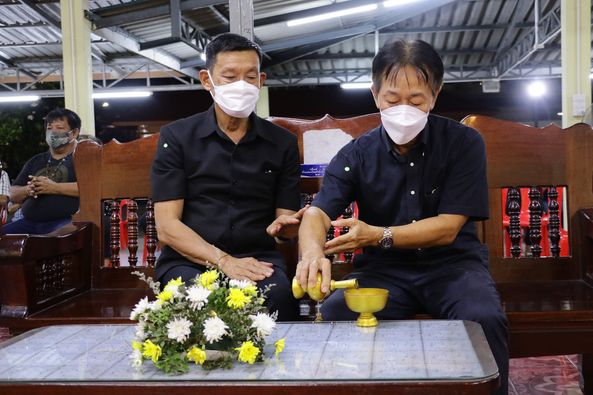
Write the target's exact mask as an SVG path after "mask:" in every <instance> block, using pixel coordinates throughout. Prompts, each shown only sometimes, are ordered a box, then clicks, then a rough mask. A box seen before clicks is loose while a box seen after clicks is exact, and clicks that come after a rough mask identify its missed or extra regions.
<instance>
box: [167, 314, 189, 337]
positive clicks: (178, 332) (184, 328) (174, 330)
mask: <svg viewBox="0 0 593 395" xmlns="http://www.w3.org/2000/svg"><path fill="white" fill-rule="evenodd" d="M190 328H191V322H190V321H189V320H188V319H187V318H185V317H181V318H174V319H173V321H169V323H168V324H167V337H168V338H169V339H172V340H176V341H178V342H179V343H181V342H184V341H185V340H187V338H188V337H189V334H190V333H191V329H190Z"/></svg>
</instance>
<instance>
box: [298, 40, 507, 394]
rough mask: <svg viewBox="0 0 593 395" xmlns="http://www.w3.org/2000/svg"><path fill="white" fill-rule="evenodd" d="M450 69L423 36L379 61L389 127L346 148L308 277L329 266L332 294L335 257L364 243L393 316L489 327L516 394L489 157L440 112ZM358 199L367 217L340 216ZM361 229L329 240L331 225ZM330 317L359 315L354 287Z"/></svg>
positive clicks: (361, 262) (368, 277)
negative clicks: (491, 236) (496, 266)
mask: <svg viewBox="0 0 593 395" xmlns="http://www.w3.org/2000/svg"><path fill="white" fill-rule="evenodd" d="M443 73H444V70H443V63H442V61H441V58H440V57H439V55H438V54H437V53H436V52H435V50H434V48H432V47H431V46H430V45H429V44H427V43H425V42H423V41H411V42H404V41H398V42H394V43H390V44H387V45H385V46H384V47H383V48H382V49H381V50H380V51H379V53H378V54H377V55H376V56H375V58H374V60H373V66H372V79H373V86H372V93H373V97H374V99H375V103H376V105H377V108H378V109H379V110H380V111H381V123H382V125H381V126H380V127H378V128H377V129H374V130H372V131H370V132H368V133H366V134H364V135H363V136H361V137H359V138H358V139H357V140H354V141H352V142H351V143H350V144H348V145H346V146H345V147H344V148H343V149H342V150H341V151H340V152H339V153H338V154H337V155H336V157H335V158H334V159H333V160H332V161H331V163H330V164H329V166H328V167H327V170H326V173H325V177H324V180H323V186H322V188H321V191H320V192H319V193H318V194H317V196H316V198H315V200H314V201H313V203H312V207H311V208H310V209H309V210H308V211H307V212H306V213H305V214H304V218H303V221H302V225H301V228H300V231H299V240H300V247H301V255H302V260H301V262H299V265H298V266H297V278H298V280H299V283H300V284H301V285H302V286H305V287H306V286H307V285H309V286H312V285H313V284H314V283H315V276H316V274H317V272H318V271H319V270H321V272H322V277H323V281H322V290H323V291H327V289H328V288H329V282H330V276H331V263H330V261H329V260H327V259H326V258H325V255H327V254H333V253H337V252H342V251H353V250H356V249H358V248H363V253H362V254H360V255H358V256H356V258H355V261H354V272H353V273H351V274H350V276H349V277H352V278H357V279H358V281H359V283H360V286H361V287H378V288H385V289H388V290H389V300H388V302H387V306H386V308H385V309H384V310H383V311H382V312H380V313H378V314H377V315H378V317H380V318H383V319H402V318H406V317H410V316H412V315H413V314H415V313H417V312H420V311H423V312H427V313H428V314H430V315H431V316H433V317H438V318H446V319H459V320H470V321H476V322H478V323H480V324H481V325H482V327H483V329H484V332H485V334H486V337H487V339H488V342H489V344H490V347H491V348H492V351H493V354H494V357H495V359H496V362H497V363H498V368H499V371H500V375H501V379H502V385H501V388H500V390H499V391H498V392H497V393H499V394H506V393H507V385H508V384H507V378H508V349H507V320H506V316H505V314H504V313H503V311H502V308H501V303H500V298H499V295H498V292H497V290H496V287H495V285H494V282H493V280H492V277H491V275H490V273H489V271H488V251H487V248H486V246H485V245H483V244H481V243H480V241H479V239H478V237H477V234H476V226H475V223H474V221H481V220H485V219H487V218H488V215H489V213H488V186H487V181H486V153H485V146H484V141H483V140H482V137H481V136H480V134H479V133H478V132H476V131H475V130H473V129H471V128H468V127H466V126H463V125H461V124H459V123H457V122H455V121H452V120H450V119H446V118H441V117H438V116H435V115H429V114H428V113H429V112H430V111H431V110H432V108H433V107H434V104H435V102H436V98H437V96H438V94H439V92H440V89H441V86H442V81H443ZM352 201H356V202H357V204H358V209H359V218H358V219H346V220H339V221H333V222H332V220H335V219H336V218H337V217H338V216H339V215H340V213H342V212H343V210H344V208H345V207H346V206H347V205H348V204H349V203H350V202H352ZM330 223H331V224H332V225H334V226H348V227H350V232H349V233H347V234H346V235H342V236H340V237H338V238H335V239H334V240H332V241H329V242H326V241H325V233H326V231H327V229H328V228H329V226H330ZM321 312H322V315H323V318H324V319H325V320H353V319H355V318H356V314H355V313H353V312H352V311H350V310H349V309H348V308H347V306H346V304H345V302H344V296H343V291H340V290H338V291H336V292H335V293H333V294H332V295H330V296H329V298H328V299H327V300H326V301H324V303H323V306H322V311H321Z"/></svg>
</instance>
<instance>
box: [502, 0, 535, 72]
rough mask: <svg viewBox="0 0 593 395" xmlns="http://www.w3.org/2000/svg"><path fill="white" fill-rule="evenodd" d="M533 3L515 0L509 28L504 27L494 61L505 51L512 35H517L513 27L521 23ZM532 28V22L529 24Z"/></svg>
mask: <svg viewBox="0 0 593 395" xmlns="http://www.w3.org/2000/svg"><path fill="white" fill-rule="evenodd" d="M536 1H539V0H536ZM532 5H533V2H531V1H521V0H517V4H516V5H515V9H514V11H513V17H512V20H511V23H510V24H509V28H508V29H506V30H505V31H504V33H503V35H502V37H501V39H500V41H499V42H500V48H499V50H498V53H497V54H496V57H495V59H496V61H499V60H500V57H501V56H502V54H504V53H506V52H507V51H508V50H509V48H510V47H511V45H512V44H513V43H512V36H513V35H515V36H516V35H517V34H518V33H519V32H518V31H517V30H516V29H515V25H516V24H519V23H523V22H524V21H525V19H526V17H527V15H528V11H529V8H531V6H532ZM529 27H531V28H533V23H531V26H529Z"/></svg>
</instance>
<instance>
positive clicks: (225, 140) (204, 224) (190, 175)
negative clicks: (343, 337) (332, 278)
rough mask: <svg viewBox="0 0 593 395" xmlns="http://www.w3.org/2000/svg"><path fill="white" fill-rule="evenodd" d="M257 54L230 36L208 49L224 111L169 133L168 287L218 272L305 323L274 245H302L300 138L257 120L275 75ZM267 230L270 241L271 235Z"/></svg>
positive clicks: (164, 270) (160, 270)
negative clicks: (268, 80)
mask: <svg viewBox="0 0 593 395" xmlns="http://www.w3.org/2000/svg"><path fill="white" fill-rule="evenodd" d="M260 63H261V51H260V49H259V47H258V46H257V44H255V43H253V42H251V41H250V40H248V39H246V38H244V37H241V36H238V35H235V34H223V35H220V36H218V37H216V38H215V39H214V40H212V41H211V42H210V43H209V44H208V46H207V47H206V70H202V71H200V78H201V82H202V85H203V86H204V88H205V89H206V90H208V91H210V93H211V94H212V96H213V98H214V105H213V106H212V107H211V108H210V109H209V110H208V111H206V112H203V113H199V114H196V115H194V116H191V117H189V118H185V119H181V120H179V121H176V122H173V123H171V124H169V125H167V126H165V127H163V128H162V129H161V136H160V140H159V143H158V148H157V153H156V156H155V159H154V162H153V166H152V196H153V199H154V201H155V202H156V203H155V206H154V207H155V216H156V225H157V230H158V236H159V240H160V241H161V242H163V243H164V244H166V246H165V247H164V248H163V250H162V253H161V256H160V257H159V260H158V262H157V264H156V276H157V278H158V279H159V281H160V282H161V284H162V285H164V284H166V283H167V282H168V281H169V280H171V279H174V278H177V277H179V276H181V277H182V279H183V280H184V281H189V280H190V279H192V278H194V277H195V276H196V275H198V274H200V273H202V272H203V271H204V270H206V269H207V268H208V267H210V266H215V267H218V268H219V269H220V270H222V271H223V272H224V273H225V274H226V275H228V276H229V277H230V278H232V279H237V280H247V281H252V282H256V283H257V285H258V287H260V288H263V287H265V286H266V285H269V284H275V285H274V286H273V287H271V289H270V292H269V294H268V300H267V306H268V308H269V309H270V310H271V311H272V312H274V311H278V318H279V319H280V320H292V319H295V318H296V317H297V305H296V303H295V300H294V298H293V297H292V295H291V291H290V283H289V281H288V277H287V275H286V267H285V265H284V263H283V260H282V257H281V255H280V254H279V253H278V252H277V251H276V250H275V242H274V237H278V238H291V237H294V236H296V234H297V232H298V225H299V223H300V218H301V216H302V210H301V211H298V210H299V207H300V195H299V189H298V183H299V177H300V166H299V163H300V162H299V152H298V143H297V138H296V136H294V135H292V134H291V133H290V132H288V131H287V130H285V129H282V128H280V127H278V126H275V125H274V124H272V123H270V122H268V121H266V120H264V119H261V118H259V117H258V116H257V115H255V114H254V113H253V110H254V109H255V105H256V102H257V99H258V93H259V88H260V87H261V86H262V85H263V83H264V80H265V74H264V73H261V72H260ZM266 229H267V231H266Z"/></svg>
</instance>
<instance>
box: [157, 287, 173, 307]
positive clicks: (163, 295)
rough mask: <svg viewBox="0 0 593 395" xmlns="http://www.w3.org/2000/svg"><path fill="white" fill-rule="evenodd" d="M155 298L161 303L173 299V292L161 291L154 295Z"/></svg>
mask: <svg viewBox="0 0 593 395" xmlns="http://www.w3.org/2000/svg"><path fill="white" fill-rule="evenodd" d="M156 298H157V299H158V300H159V301H160V302H161V304H162V303H165V302H167V301H169V300H171V299H173V292H172V291H167V290H165V291H163V292H161V293H160V294H158V295H157V296H156Z"/></svg>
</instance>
